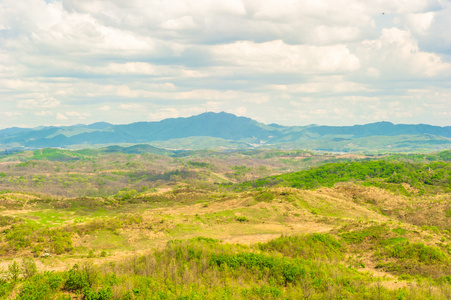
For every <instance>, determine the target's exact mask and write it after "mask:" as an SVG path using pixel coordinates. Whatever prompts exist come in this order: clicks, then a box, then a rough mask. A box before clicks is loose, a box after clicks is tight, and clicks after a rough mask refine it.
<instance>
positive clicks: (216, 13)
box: [0, 0, 451, 128]
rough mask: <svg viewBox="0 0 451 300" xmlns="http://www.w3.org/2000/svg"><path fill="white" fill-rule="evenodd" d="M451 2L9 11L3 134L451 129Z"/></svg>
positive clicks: (15, 5)
mask: <svg viewBox="0 0 451 300" xmlns="http://www.w3.org/2000/svg"><path fill="white" fill-rule="evenodd" d="M450 28H451V1H449V0H448V1H447V0H372V1H363V0H360V1H359V0H341V1H336V0H299V1H298V0H221V1H219V0H215V1H214V0H210V1H209V0H171V1H159V0H147V1H146V0H127V1H124V0H45V1H44V0H0V128H6V127H12V126H26V127H35V126H41V125H71V124H77V123H83V124H90V123H93V122H97V121H107V122H110V123H114V124H124V123H131V122H136V121H157V120H161V119H164V118H170V117H186V116H191V115H196V114H199V113H203V112H205V111H215V112H219V111H226V112H230V113H234V114H236V115H240V116H247V117H251V118H253V119H256V120H258V121H260V122H264V123H278V124H283V125H307V124H325V125H353V124H364V123H371V122H377V121H391V122H393V123H407V124H413V123H427V124H433V125H440V126H445V125H451V30H450Z"/></svg>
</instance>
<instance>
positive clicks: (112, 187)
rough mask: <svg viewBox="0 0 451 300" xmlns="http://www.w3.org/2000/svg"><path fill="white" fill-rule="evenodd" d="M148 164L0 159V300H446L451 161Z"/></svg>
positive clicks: (206, 156) (282, 156)
mask: <svg viewBox="0 0 451 300" xmlns="http://www.w3.org/2000/svg"><path fill="white" fill-rule="evenodd" d="M153 150H154V149H152V148H148V147H136V148H132V149H129V147H127V152H128V153H123V152H122V151H124V147H108V148H106V150H105V149H100V150H94V149H91V150H79V151H66V150H59V149H44V150H37V151H35V152H24V153H11V154H8V155H6V156H4V157H3V158H2V159H3V161H1V162H2V164H0V262H1V263H2V265H3V266H4V268H3V269H0V298H1V299H59V300H68V299H450V297H451V277H450V274H451V268H450V265H451V242H450V241H451V227H450V224H451V223H450V220H451V197H450V194H451V176H450V173H451V172H450V171H451V164H450V161H449V151H444V152H440V153H429V154H407V155H400V154H396V155H384V156H363V155H362V156H349V155H343V156H341V155H333V154H315V153H313V152H308V151H303V150H289V151H283V150H258V151H255V152H253V151H228V152H217V151H186V152H177V153H175V152H173V153H170V154H169V155H167V154H165V155H157V154H154V153H151V152H146V151H153ZM140 151H143V152H140ZM135 152H139V153H135ZM18 160H19V161H20V162H19V161H18ZM274 174H277V175H274Z"/></svg>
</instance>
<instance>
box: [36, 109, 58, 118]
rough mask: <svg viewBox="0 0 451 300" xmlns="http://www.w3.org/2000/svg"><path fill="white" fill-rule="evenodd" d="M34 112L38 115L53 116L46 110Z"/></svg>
mask: <svg viewBox="0 0 451 300" xmlns="http://www.w3.org/2000/svg"><path fill="white" fill-rule="evenodd" d="M34 114H35V116H40V117H48V116H53V112H51V111H48V110H42V111H38V112H35V113H34Z"/></svg>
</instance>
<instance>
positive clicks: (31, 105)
mask: <svg viewBox="0 0 451 300" xmlns="http://www.w3.org/2000/svg"><path fill="white" fill-rule="evenodd" d="M58 106H60V101H58V100H57V99H55V98H42V99H28V100H21V101H19V102H18V104H17V107H19V108H24V109H39V108H54V107H58Z"/></svg>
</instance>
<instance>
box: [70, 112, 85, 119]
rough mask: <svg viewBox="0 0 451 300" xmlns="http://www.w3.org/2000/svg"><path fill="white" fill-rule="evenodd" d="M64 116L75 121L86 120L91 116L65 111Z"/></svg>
mask: <svg viewBox="0 0 451 300" xmlns="http://www.w3.org/2000/svg"><path fill="white" fill-rule="evenodd" d="M65 115H66V116H67V117H72V118H75V119H86V118H87V117H89V116H90V115H91V114H90V113H86V112H78V111H67V112H66V113H65Z"/></svg>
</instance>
